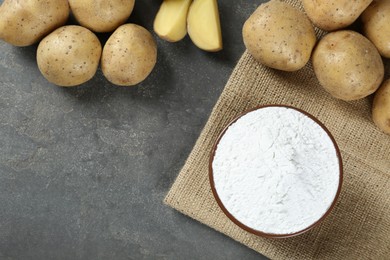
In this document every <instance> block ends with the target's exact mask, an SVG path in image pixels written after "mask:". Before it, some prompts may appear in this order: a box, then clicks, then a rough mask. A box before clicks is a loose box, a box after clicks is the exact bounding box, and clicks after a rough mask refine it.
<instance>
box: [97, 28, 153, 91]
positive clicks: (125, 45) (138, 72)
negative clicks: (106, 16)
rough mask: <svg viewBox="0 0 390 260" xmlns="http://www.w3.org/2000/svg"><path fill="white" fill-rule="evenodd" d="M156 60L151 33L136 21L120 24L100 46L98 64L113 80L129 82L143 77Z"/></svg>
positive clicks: (124, 84) (116, 82)
mask: <svg viewBox="0 0 390 260" xmlns="http://www.w3.org/2000/svg"><path fill="white" fill-rule="evenodd" d="M156 60H157V45H156V42H155V40H154V38H153V37H152V35H151V33H150V32H149V31H148V30H146V29H145V28H143V27H142V26H139V25H136V24H124V25H122V26H120V27H119V28H118V29H116V30H115V32H114V33H113V34H112V35H111V36H110V38H108V40H107V42H106V44H105V45H104V47H103V54H102V60H101V67H102V71H103V74H104V76H105V77H106V78H107V79H108V81H110V82H111V83H113V84H116V85H120V86H133V85H136V84H138V83H140V82H141V81H143V80H144V79H145V78H146V77H147V76H148V75H149V74H150V72H151V71H152V70H153V68H154V65H155V64H156Z"/></svg>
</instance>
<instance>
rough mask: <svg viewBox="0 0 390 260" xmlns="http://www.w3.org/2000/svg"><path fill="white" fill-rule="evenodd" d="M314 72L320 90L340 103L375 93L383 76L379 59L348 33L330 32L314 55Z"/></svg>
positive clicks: (360, 37) (354, 34) (358, 37)
mask: <svg viewBox="0 0 390 260" xmlns="http://www.w3.org/2000/svg"><path fill="white" fill-rule="evenodd" d="M312 59H313V68H314V72H315V74H316V76H317V78H318V81H319V82H320V84H321V85H322V87H323V88H324V89H325V90H326V91H328V92H329V93H330V94H331V95H332V96H334V97H336V98H339V99H342V100H346V101H348V100H356V99H360V98H364V97H366V96H368V95H370V94H372V93H374V92H375V91H376V90H377V89H378V87H379V85H380V84H381V82H382V80H383V76H384V66H383V61H382V59H381V56H380V55H379V53H378V51H377V49H376V48H375V46H374V45H373V44H372V43H371V42H370V41H369V40H368V39H367V38H366V37H364V36H363V35H361V34H359V33H357V32H354V31H349V30H343V31H336V32H331V33H329V34H327V35H325V36H324V38H322V39H321V40H320V41H319V43H318V44H317V46H316V48H315V49H314V52H313V58H312Z"/></svg>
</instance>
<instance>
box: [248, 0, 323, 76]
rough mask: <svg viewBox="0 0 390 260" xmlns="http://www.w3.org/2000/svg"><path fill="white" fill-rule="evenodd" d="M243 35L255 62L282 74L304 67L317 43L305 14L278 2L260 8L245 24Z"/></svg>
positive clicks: (275, 0) (274, 1) (274, 0)
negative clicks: (277, 70)
mask: <svg viewBox="0 0 390 260" xmlns="http://www.w3.org/2000/svg"><path fill="white" fill-rule="evenodd" d="M242 35H243V38H244V44H245V46H246V48H247V49H248V51H249V53H250V54H251V55H252V56H253V57H254V58H255V59H256V60H258V61H259V62H261V63H262V64H264V65H266V66H268V67H271V68H274V69H279V70H284V71H296V70H299V69H300V68H302V67H303V66H305V64H306V63H307V62H308V61H309V59H310V55H311V52H312V50H313V47H314V45H315V43H316V40H317V38H316V36H315V33H314V29H313V27H312V25H311V23H310V21H309V19H308V18H307V17H306V16H305V14H304V13H302V12H301V11H299V10H298V9H295V8H294V7H292V6H291V5H289V4H287V3H283V2H280V1H277V0H272V1H269V2H268V3H265V4H262V5H260V6H259V7H258V8H257V9H256V11H255V12H254V13H253V14H252V15H251V16H250V17H249V19H248V20H247V21H246V22H245V24H244V27H243V29H242Z"/></svg>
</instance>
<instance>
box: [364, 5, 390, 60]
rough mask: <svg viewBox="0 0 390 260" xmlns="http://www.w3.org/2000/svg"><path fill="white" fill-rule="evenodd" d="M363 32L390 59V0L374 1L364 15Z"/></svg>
mask: <svg viewBox="0 0 390 260" xmlns="http://www.w3.org/2000/svg"><path fill="white" fill-rule="evenodd" d="M362 21H363V30H364V34H365V35H366V37H367V38H368V39H370V40H371V41H372V43H374V45H375V46H376V48H377V49H378V51H379V53H380V54H381V55H382V56H383V57H386V58H390V0H381V1H378V0H374V1H373V2H372V3H371V4H370V6H369V7H368V8H367V9H366V10H365V11H364V12H363V14H362Z"/></svg>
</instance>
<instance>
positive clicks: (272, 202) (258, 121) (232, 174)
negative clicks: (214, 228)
mask: <svg viewBox="0 0 390 260" xmlns="http://www.w3.org/2000/svg"><path fill="white" fill-rule="evenodd" d="M212 169H213V178H214V183H215V189H216V191H217V193H218V197H219V198H220V200H221V202H222V203H223V205H224V207H225V208H226V209H227V210H228V211H229V213H230V214H232V215H233V216H234V217H235V218H236V219H237V220H238V221H240V222H241V223H243V224H244V225H246V226H248V227H250V228H252V229H255V230H258V231H261V232H265V233H272V234H291V233H295V232H298V231H301V230H303V229H305V228H307V227H309V226H310V225H312V224H313V223H315V222H316V221H317V220H319V219H320V218H321V217H322V216H323V215H324V214H325V212H326V211H327V210H328V209H329V207H330V206H331V204H332V202H333V200H334V198H335V196H336V193H337V189H338V185H339V161H338V157H337V154H336V149H335V146H334V144H333V142H332V140H331V139H330V137H329V136H328V135H327V133H326V132H325V131H324V129H323V128H322V127H320V126H319V125H318V124H317V123H316V122H315V121H314V120H312V119H311V118H309V117H308V116H306V115H305V114H303V113H301V112H299V111H297V110H295V109H291V108H285V107H265V108H261V109H258V110H255V111H252V112H249V113H247V114H246V115H244V116H242V117H241V118H240V119H238V120H237V121H236V122H235V123H233V124H232V125H231V126H230V127H229V128H228V129H227V130H226V132H225V134H224V135H223V137H222V138H221V139H220V142H219V144H218V146H217V148H216V151H215V156H214V159H213V162H212Z"/></svg>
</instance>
